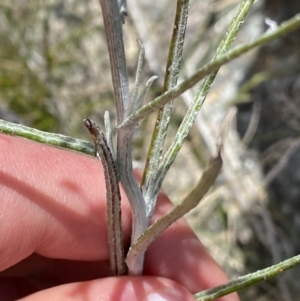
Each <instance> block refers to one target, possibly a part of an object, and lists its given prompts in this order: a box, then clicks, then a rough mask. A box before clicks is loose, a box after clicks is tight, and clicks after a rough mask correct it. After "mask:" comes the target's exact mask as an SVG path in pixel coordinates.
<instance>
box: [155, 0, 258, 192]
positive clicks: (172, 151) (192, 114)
mask: <svg viewBox="0 0 300 301" xmlns="http://www.w3.org/2000/svg"><path fill="white" fill-rule="evenodd" d="M253 2H254V0H243V2H242V3H241V4H240V7H239V10H238V12H237V14H236V16H235V17H234V19H233V20H232V21H231V23H230V25H229V28H228V30H227V33H226V35H225V37H224V38H223V39H222V41H221V43H220V45H219V47H218V48H217V50H216V53H215V54H214V57H213V60H214V59H215V58H218V57H219V56H220V55H222V54H224V53H225V52H227V51H228V49H229V47H230V46H231V44H232V42H233V40H234V38H235V36H236V34H237V32H238V30H239V27H240V25H241V24H242V23H243V22H244V20H245V18H246V16H247V14H248V12H249V11H250V8H251V6H252V4H253ZM217 72H218V69H217V70H215V71H214V72H213V73H212V74H210V75H209V76H207V77H206V78H205V79H204V81H203V82H202V84H201V86H200V87H199V89H198V91H197V93H196V95H195V97H194V100H193V104H192V105H191V106H190V107H189V108H188V111H187V113H186V115H185V116H184V118H183V120H182V122H181V124H180V127H179V129H178V131H177V133H176V135H175V138H174V139H173V141H172V144H171V146H170V147H169V149H168V150H167V152H166V153H165V155H164V157H163V159H162V161H161V164H160V165H159V167H158V171H157V173H156V178H155V184H154V185H153V192H152V193H153V194H155V196H157V195H158V193H159V189H160V188H161V185H162V182H163V180H164V178H165V176H166V173H167V172H168V170H169V168H170V166H171V165H172V163H173V162H174V160H175V158H176V156H177V154H178V152H179V150H180V149H181V147H182V145H183V142H184V140H185V138H186V136H187V135H188V132H189V130H190V128H191V126H192V124H193V123H194V121H195V119H196V118H197V115H198V113H199V111H200V109H201V107H202V104H203V102H204V100H205V98H206V96H207V94H208V92H209V90H210V87H211V85H212V83H213V81H214V79H215V76H216V75H217Z"/></svg>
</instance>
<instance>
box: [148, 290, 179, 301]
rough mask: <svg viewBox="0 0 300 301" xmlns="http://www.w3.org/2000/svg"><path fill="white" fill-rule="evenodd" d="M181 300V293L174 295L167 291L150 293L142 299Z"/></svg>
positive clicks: (152, 300) (149, 300) (151, 300)
mask: <svg viewBox="0 0 300 301" xmlns="http://www.w3.org/2000/svg"><path fill="white" fill-rule="evenodd" d="M179 295H180V296H179ZM182 300H184V299H183V296H181V294H176V295H175V294H173V293H169V292H160V293H157V292H156V293H151V294H149V295H147V296H146V297H145V298H144V299H143V301H182Z"/></svg>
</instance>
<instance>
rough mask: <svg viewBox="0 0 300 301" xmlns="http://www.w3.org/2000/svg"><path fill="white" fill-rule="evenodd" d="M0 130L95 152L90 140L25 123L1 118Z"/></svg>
mask: <svg viewBox="0 0 300 301" xmlns="http://www.w3.org/2000/svg"><path fill="white" fill-rule="evenodd" d="M0 132H2V133H5V134H9V135H14V136H19V137H24V138H27V139H30V140H33V141H37V142H41V143H44V144H49V145H53V146H58V147H63V148H66V149H69V150H73V151H77V152H81V153H85V154H87V155H91V156H94V153H95V151H94V146H93V144H92V143H91V142H88V141H85V140H81V139H76V138H73V137H69V136H65V135H61V134H54V133H47V132H43V131H40V130H37V129H34V128H31V127H27V126H25V125H21V124H17V123H13V122H9V121H5V120H2V119H0Z"/></svg>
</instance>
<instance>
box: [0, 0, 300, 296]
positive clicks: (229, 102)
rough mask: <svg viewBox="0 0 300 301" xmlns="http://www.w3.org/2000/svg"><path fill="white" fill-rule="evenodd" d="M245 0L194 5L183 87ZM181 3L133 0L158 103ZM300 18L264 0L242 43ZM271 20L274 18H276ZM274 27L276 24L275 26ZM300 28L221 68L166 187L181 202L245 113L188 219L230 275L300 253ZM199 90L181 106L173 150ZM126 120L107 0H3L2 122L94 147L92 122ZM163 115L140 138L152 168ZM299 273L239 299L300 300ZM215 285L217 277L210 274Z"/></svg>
mask: <svg viewBox="0 0 300 301" xmlns="http://www.w3.org/2000/svg"><path fill="white" fill-rule="evenodd" d="M239 2H240V1H238V0H205V1H196V0H191V1H190V17H189V20H188V28H187V32H186V42H185V45H184V61H183V64H182V71H181V74H180V80H182V79H185V78H187V77H188V76H189V75H191V74H192V73H193V72H195V71H196V70H197V69H198V68H199V67H200V66H201V65H203V63H204V62H207V61H208V60H209V59H210V58H211V57H212V55H213V53H214V49H215V48H216V46H217V45H218V42H219V41H220V39H221V38H222V36H223V35H224V33H225V30H226V27H227V25H228V24H229V22H230V20H231V19H232V17H233V16H234V13H235V11H236V8H237V5H238V4H239ZM175 6H176V3H175V1H171V0H165V1H149V0H144V1H137V0H128V10H129V17H128V18H127V21H126V24H125V25H124V41H125V49H126V55H127V60H128V61H127V65H128V74H129V79H130V84H131V87H132V84H133V81H134V76H135V68H136V62H137V57H138V47H137V44H136V39H138V38H139V39H141V40H142V41H143V43H144V46H145V50H146V64H145V67H144V71H143V81H144V83H145V82H146V81H147V80H148V78H149V77H150V76H152V75H158V79H157V80H156V82H155V83H154V85H153V87H152V88H151V95H149V96H148V101H149V100H151V99H153V98H154V97H155V96H157V95H159V94H160V92H161V85H162V82H163V77H164V71H165V70H164V68H165V62H166V57H167V53H168V43H169V41H170V38H171V34H172V26H173V25H172V24H173V19H174V12H175V8H176V7H175ZM297 12H300V3H299V1H295V0H289V1H280V0H273V1H272V0H268V1H267V0H266V1H262V0H258V1H256V4H255V5H254V7H253V9H252V12H251V14H250V16H249V18H248V19H247V20H246V22H245V23H244V24H243V27H242V30H241V33H240V34H239V35H238V37H237V39H236V41H235V44H239V43H242V42H247V41H250V40H252V39H254V38H255V37H257V36H259V34H261V33H262V32H264V31H266V30H267V29H268V28H269V27H270V25H271V26H272V25H274V26H276V22H278V23H279V24H280V23H281V22H282V21H284V20H287V19H288V18H291V17H292V16H294V15H295V14H296V13H297ZM265 21H266V22H265ZM272 22H273V23H272ZM299 37H300V32H299V31H298V32H294V33H292V34H290V35H288V36H287V37H285V38H283V39H280V40H277V41H275V42H273V43H271V44H270V45H267V46H265V47H263V48H262V49H260V50H256V51H252V52H251V53H249V54H246V55H244V56H243V57H242V58H240V59H238V60H235V61H234V62H232V63H230V64H227V65H226V66H224V67H222V68H221V70H220V72H219V75H218V77H217V78H216V81H215V83H214V86H213V88H212V90H211V92H210V94H209V96H208V98H207V100H206V103H205V105H204V106H203V109H202V110H201V114H200V116H199V119H198V120H197V123H196V124H195V126H194V127H193V128H192V130H191V133H190V135H189V137H188V139H187V142H186V144H185V146H184V147H183V149H182V151H181V153H180V155H179V157H178V159H177V160H176V161H175V164H174V166H172V168H171V170H170V172H169V174H168V176H167V178H166V180H165V182H164V189H165V191H166V192H167V193H168V195H169V196H170V197H171V199H172V200H173V201H174V203H176V202H178V201H180V200H181V199H182V198H183V196H184V195H186V194H187V193H188V192H189V191H190V190H191V188H192V187H193V185H194V184H195V183H196V182H197V180H198V178H199V176H200V175H201V172H202V170H203V167H204V165H205V162H207V160H208V159H209V157H210V154H211V153H213V152H214V147H215V144H216V139H217V136H218V133H219V128H220V123H221V121H222V119H223V118H224V116H225V115H226V114H227V112H228V111H229V110H230V109H232V108H238V111H237V114H236V117H235V118H234V121H233V122H232V123H231V126H230V130H229V134H228V136H229V137H228V138H227V140H228V141H226V144H225V149H224V161H225V162H224V168H223V172H222V174H221V175H220V177H219V179H218V181H217V183H216V185H215V186H214V189H212V191H211V193H210V194H209V195H208V196H207V197H206V198H205V200H204V201H203V202H202V203H201V204H200V206H199V207H198V208H197V209H195V210H193V211H192V212H191V213H190V214H189V215H188V217H187V219H188V221H189V223H190V224H191V226H192V227H193V228H194V230H195V232H196V233H197V235H198V236H199V238H200V239H201V240H202V241H203V243H204V244H205V245H206V246H207V247H208V248H209V249H210V251H211V253H212V254H213V256H214V257H215V258H216V260H217V261H218V262H219V263H220V264H221V265H222V267H223V268H224V269H225V270H226V272H227V273H228V274H229V275H230V277H237V276H239V275H244V274H246V273H249V272H253V271H256V270H257V269H261V268H264V267H267V266H269V265H271V264H274V263H277V262H279V261H282V260H284V259H286V258H289V257H291V256H293V255H295V254H297V253H299V249H300V245H299V240H298V237H299V231H300V223H299V220H300V216H299V212H300V210H298V209H299V208H300V205H299V204H300V202H299V201H300V156H299V155H298V154H299V153H300V152H299V151H298V150H300V146H299V144H300V139H299V138H298V137H299V130H300V123H299V121H300V103H299V102H300V76H299V69H300V64H299V62H300V60H299V57H300V39H299ZM193 94H194V90H193V89H192V90H190V91H188V92H186V93H185V94H184V95H183V96H182V97H181V98H180V99H178V100H177V101H176V105H175V109H174V114H173V117H172V120H171V125H170V130H169V137H168V140H167V144H170V141H171V139H172V137H173V136H174V133H175V132H176V129H177V127H178V125H179V124H180V122H181V120H182V117H183V116H184V113H185V111H186V108H187V106H188V105H189V104H190V103H191V101H192V98H193ZM105 110H108V111H109V112H110V114H111V116H112V119H113V120H114V119H115V110H114V100H113V94H112V85H111V78H110V69H109V61H108V54H107V48H106V44H105V37H104V30H103V23H102V17H101V10H100V6H99V3H98V2H97V1H96V0H87V1H79V0H65V1H62V0H43V1H39V0H26V1H25V0H21V1H20V0H19V1H16V0H2V1H1V3H0V118H2V119H5V120H9V121H13V122H16V123H21V124H25V125H28V126H31V127H34V128H38V129H40V130H44V131H49V132H56V133H62V134H66V135H69V136H74V137H81V138H85V139H89V136H88V135H87V132H86V130H85V128H84V126H83V124H82V119H83V118H84V117H85V116H88V117H90V118H92V119H94V120H96V121H98V122H99V123H102V121H103V113H104V111H105ZM154 122H155V114H152V115H151V116H150V117H149V118H148V119H147V120H145V121H143V122H141V124H140V126H139V128H138V129H137V131H136V135H135V139H134V145H135V148H134V159H135V162H134V164H135V166H136V167H138V168H142V167H143V164H144V160H145V155H146V152H147V146H148V144H149V140H150V137H151V130H152V128H153V124H154ZM299 276H300V270H299V268H295V269H293V270H292V271H290V272H288V273H285V274H284V275H282V276H280V277H278V278H276V279H274V280H273V281H272V282H268V283H261V284H259V285H257V286H255V287H253V288H250V289H246V290H244V291H242V292H240V297H241V299H242V300H298V299H299V300H300V297H298V295H299V292H300V288H299V285H298V280H297V279H298V277H299ZM211 277H214V275H211Z"/></svg>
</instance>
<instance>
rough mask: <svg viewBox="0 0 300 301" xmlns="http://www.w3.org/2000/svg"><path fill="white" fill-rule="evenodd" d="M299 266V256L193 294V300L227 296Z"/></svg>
mask: <svg viewBox="0 0 300 301" xmlns="http://www.w3.org/2000/svg"><path fill="white" fill-rule="evenodd" d="M299 264H300V255H297V256H295V257H292V258H290V259H287V260H285V261H283V262H281V263H278V264H275V265H273V266H271V267H269V268H266V269H264V270H260V271H257V272H255V273H251V274H248V275H246V276H242V277H239V278H237V279H236V280H233V281H230V282H229V283H227V284H223V285H220V286H217V287H214V288H211V289H208V290H205V291H202V292H200V293H197V294H195V298H196V300H198V301H209V300H214V299H216V298H219V297H222V296H225V295H228V294H230V293H233V292H236V291H239V290H241V289H243V288H245V287H248V286H250V285H253V284H255V283H258V282H260V281H263V280H268V279H270V278H273V277H275V276H277V275H279V274H281V273H282V272H284V271H287V270H289V269H291V268H293V267H295V266H296V265H299Z"/></svg>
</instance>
